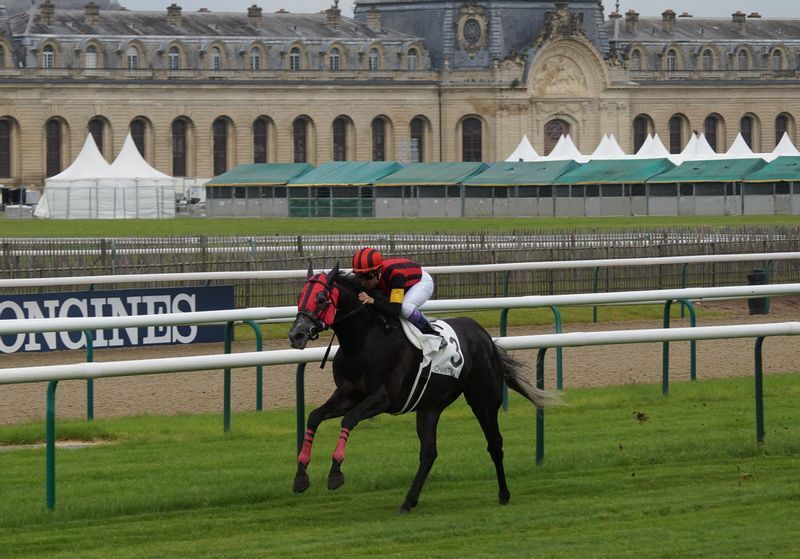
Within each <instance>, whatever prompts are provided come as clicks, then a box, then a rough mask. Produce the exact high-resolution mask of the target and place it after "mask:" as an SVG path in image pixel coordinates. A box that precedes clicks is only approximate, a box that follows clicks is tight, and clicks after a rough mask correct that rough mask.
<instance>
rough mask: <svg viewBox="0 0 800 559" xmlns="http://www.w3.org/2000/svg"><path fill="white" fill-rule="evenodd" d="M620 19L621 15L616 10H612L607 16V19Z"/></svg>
mask: <svg viewBox="0 0 800 559" xmlns="http://www.w3.org/2000/svg"><path fill="white" fill-rule="evenodd" d="M621 17H622V14H621V13H619V12H618V11H617V10H614V11H613V12H611V13H610V14H608V19H619V18H621Z"/></svg>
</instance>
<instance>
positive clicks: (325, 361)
mask: <svg viewBox="0 0 800 559" xmlns="http://www.w3.org/2000/svg"><path fill="white" fill-rule="evenodd" d="M335 306H336V305H334V307H335ZM364 308H366V305H359V306H358V307H356V308H355V309H353V310H352V311H350V312H349V313H347V314H345V315H344V316H337V317H336V318H335V319H334V320H333V324H331V326H333V325H334V324H336V323H337V322H342V321H343V320H346V319H348V318H350V317H351V316H353V315H354V314H357V313H359V312H361V310H362V309H364ZM336 310H337V311H338V310H339V309H338V307H337V308H336ZM335 338H336V330H334V331H333V336H331V341H330V343H329V344H328V349H326V350H325V355H324V356H323V357H322V363H320V364H319V368H320V369H324V368H325V363H327V362H328V355H330V353H331V346H333V340H334V339H335Z"/></svg>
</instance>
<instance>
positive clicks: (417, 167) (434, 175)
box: [375, 163, 489, 186]
mask: <svg viewBox="0 0 800 559" xmlns="http://www.w3.org/2000/svg"><path fill="white" fill-rule="evenodd" d="M488 168H489V166H488V165H487V164H486V163H412V164H411V165H407V166H405V167H403V168H402V169H400V170H399V171H397V172H396V173H392V174H391V175H388V176H386V177H384V178H382V179H381V180H379V181H377V182H376V183H375V185H376V186H391V185H403V186H416V185H420V186H424V185H431V186H433V185H439V186H451V185H457V184H461V183H462V182H464V180H465V179H468V178H469V177H471V176H473V175H475V174H476V173H480V172H481V171H483V170H484V169H488Z"/></svg>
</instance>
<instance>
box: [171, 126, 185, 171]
mask: <svg viewBox="0 0 800 559" xmlns="http://www.w3.org/2000/svg"><path fill="white" fill-rule="evenodd" d="M186 128H187V126H186V121H185V120H183V119H182V118H179V119H177V120H175V121H173V122H172V175H173V176H176V177H185V176H186V152H187V145H186Z"/></svg>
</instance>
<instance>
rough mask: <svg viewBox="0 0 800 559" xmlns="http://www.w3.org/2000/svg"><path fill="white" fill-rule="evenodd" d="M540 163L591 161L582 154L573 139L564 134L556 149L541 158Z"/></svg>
mask: <svg viewBox="0 0 800 559" xmlns="http://www.w3.org/2000/svg"><path fill="white" fill-rule="evenodd" d="M538 160H539V161H562V160H572V161H578V162H580V163H583V162H585V161H588V160H589V157H588V156H586V155H584V154H582V153H581V152H580V150H579V149H578V148H577V146H576V145H575V142H573V141H572V137H571V136H570V135H569V134H567V135H566V136H564V135H563V134H562V135H561V137H560V138H559V139H558V142H557V143H556V145H555V147H553V151H551V152H550V153H549V154H547V155H543V156H541V157H539V159H538Z"/></svg>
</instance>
